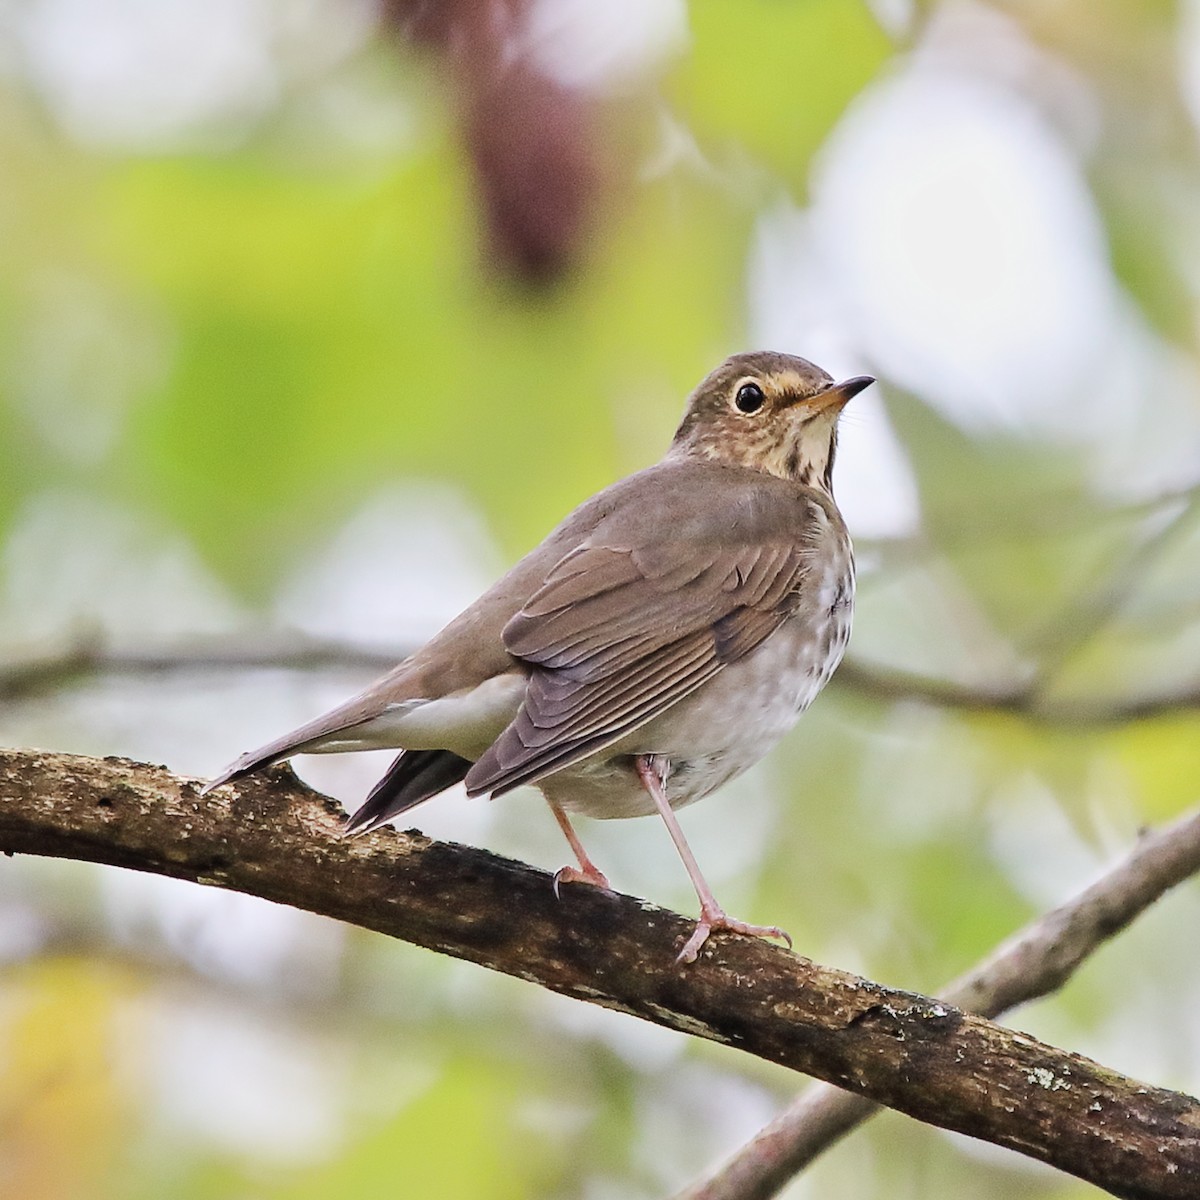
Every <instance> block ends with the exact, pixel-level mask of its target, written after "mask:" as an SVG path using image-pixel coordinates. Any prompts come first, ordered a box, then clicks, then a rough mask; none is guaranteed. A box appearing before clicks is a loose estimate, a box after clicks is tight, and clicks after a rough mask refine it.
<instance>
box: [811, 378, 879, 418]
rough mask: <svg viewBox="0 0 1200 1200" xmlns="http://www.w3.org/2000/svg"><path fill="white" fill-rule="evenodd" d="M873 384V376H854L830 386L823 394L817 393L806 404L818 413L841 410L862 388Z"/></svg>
mask: <svg viewBox="0 0 1200 1200" xmlns="http://www.w3.org/2000/svg"><path fill="white" fill-rule="evenodd" d="M874 382H875V377H874V376H873V375H855V376H854V378H853V379H846V380H843V381H842V382H841V383H834V384H831V385H830V386H829V387H827V388H826V389H825V390H824V391H823V392H818V393H817V394H816V395H815V396H813V397H811V398H810V399H809V401H808V403H809V405H810V406H811V407H813V408H815V409H816V410H817V411H818V412H824V411H825V410H826V409H827V408H835V409H841V408H842V407H843V406H844V405H845V404H846V403H847V402H848V401H849V400H852V399H853V398H854V397H855V396H857V395H858V393H859V392H861V391H862V390H863V389H864V388H869V387H870V386H871V384H873V383H874Z"/></svg>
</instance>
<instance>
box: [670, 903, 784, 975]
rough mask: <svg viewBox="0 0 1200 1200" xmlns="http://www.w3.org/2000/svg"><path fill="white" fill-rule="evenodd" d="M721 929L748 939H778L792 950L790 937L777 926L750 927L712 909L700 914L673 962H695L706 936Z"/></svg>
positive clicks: (720, 910)
mask: <svg viewBox="0 0 1200 1200" xmlns="http://www.w3.org/2000/svg"><path fill="white" fill-rule="evenodd" d="M722 929H723V930H726V931H728V932H729V933H741V934H744V935H746V936H748V937H772V938H779V939H780V940H781V941H784V942H786V943H787V948H788V949H789V950H790V949H792V939H791V935H790V934H788V933H787V932H786V931H785V930H782V929H780V928H779V926H778V925H750V924H748V923H747V922H745V921H737V920H734V918H733V917H730V916H726V914H725V913H724V911H723V910H722V909H719V908H714V909H710V910H707V911H705V912H703V913H702V914H701V916H700V920H699V921H698V922H697V923H696V928H695V931H694V932H693V933H692V936H691V937H690V938H688V940H687V943H686V944H685V945H684V947H683V949H682V950H680V952H679V955H678V957H677V958H676V959H675V961H676V962H677V963H692V962H695V961H696V957H697V955H698V954H699V953H700V949H701V947H702V946H703V945H704V943H705V942H706V941H708V935H709V934H710V933H713V932H714V931H716V930H722Z"/></svg>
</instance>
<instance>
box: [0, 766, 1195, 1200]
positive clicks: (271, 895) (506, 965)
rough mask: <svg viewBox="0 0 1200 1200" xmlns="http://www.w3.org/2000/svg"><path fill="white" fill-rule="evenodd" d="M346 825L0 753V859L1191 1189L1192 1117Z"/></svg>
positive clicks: (1077, 1165) (1008, 1036)
mask: <svg viewBox="0 0 1200 1200" xmlns="http://www.w3.org/2000/svg"><path fill="white" fill-rule="evenodd" d="M340 828H341V818H340V812H339V809H338V807H337V806H336V805H335V804H334V803H333V802H332V801H329V800H327V799H326V798H324V797H321V796H319V795H317V794H315V793H313V792H311V791H310V790H308V789H307V788H305V787H304V786H303V785H302V784H300V783H299V782H298V781H297V780H296V779H295V778H294V776H292V775H291V773H290V772H288V771H286V770H278V771H274V772H271V773H269V774H268V775H266V776H265V777H262V778H259V779H255V780H249V781H245V782H243V783H240V784H237V785H233V786H230V787H226V788H222V789H220V790H219V791H218V792H216V793H214V794H212V795H209V796H201V795H200V794H199V790H198V787H197V785H196V783H195V782H194V781H192V780H187V779H181V778H178V777H176V776H173V775H171V774H170V773H169V772H167V771H166V770H165V769H162V768H158V767H151V766H146V765H143V764H138V763H133V762H129V761H127V760H123V759H103V760H99V759H90V758H80V757H72V756H65V755H55V754H39V753H34V752H25V751H12V750H8V751H0V849H2V850H4V851H5V852H7V853H10V854H11V853H29V854H41V855H50V856H54V857H59V858H76V859H82V860H86V861H91V862H98V863H106V864H109V865H112V866H120V867H129V868H133V869H136V870H143V871H153V872H157V873H160V874H164V875H171V876H174V877H176V878H181V879H190V880H194V881H195V882H198V883H206V884H210V885H215V886H218V887H224V888H231V889H235V890H238V891H243V892H246V893H249V894H252V895H258V896H262V897H265V898H266V899H269V900H274V901H277V902H280V903H284V904H290V905H294V906H296V907H298V908H303V909H307V910H309V911H312V912H317V913H322V914H325V915H327V916H332V917H337V918H339V919H341V920H344V921H348V922H351V923H354V924H357V925H361V926H363V927H365V928H368V929H373V930H377V931H378V932H380V933H385V934H389V935H391V936H393V937H398V938H402V939H404V940H406V941H410V942H415V943H416V944H418V945H422V946H427V947H429V948H430V949H433V950H438V951H440V952H442V953H446V954H451V955H454V956H456V957H459V958H465V959H469V960H471V961H473V962H477V963H480V964H481V965H483V966H486V967H490V968H492V969H493V970H497V971H503V972H505V973H507V974H511V975H517V976H520V977H521V978H523V979H528V980H530V981H531V982H535V983H540V984H541V985H542V986H544V987H548V988H551V989H553V990H554V991H557V992H562V993H563V994H565V995H568V996H574V997H576V998H577V999H580V1000H586V1001H588V1002H590V1003H594V1004H601V1005H604V1006H606V1007H609V1008H615V1009H619V1010H621V1011H624V1012H627V1013H631V1014H632V1015H634V1016H638V1017H641V1018H643V1019H645V1020H648V1021H652V1022H654V1023H656V1024H659V1025H663V1026H666V1027H668V1028H671V1029H677V1030H680V1031H682V1032H685V1033H690V1034H694V1035H696V1036H698V1037H705V1038H709V1039H711V1040H713V1041H718V1042H723V1043H725V1044H728V1045H731V1046H735V1047H738V1048H739V1049H742V1050H744V1051H746V1052H747V1053H750V1054H754V1055H758V1056H759V1057H761V1058H764V1059H768V1060H770V1061H772V1062H777V1063H781V1064H783V1065H784V1066H788V1067H791V1068H793V1069H795V1070H798V1071H803V1072H804V1073H806V1074H810V1075H814V1076H817V1077H818V1078H821V1079H824V1080H826V1081H828V1082H830V1083H835V1084H837V1085H838V1086H840V1087H843V1088H846V1089H848V1090H849V1091H851V1092H853V1093H855V1094H857V1095H860V1096H864V1097H867V1098H869V1099H871V1100H874V1101H876V1102H878V1103H881V1104H885V1105H888V1106H889V1107H892V1108H896V1109H898V1110H900V1111H901V1112H905V1113H908V1114H909V1115H910V1116H913V1117H916V1118H918V1119H919V1120H922V1121H926V1122H929V1123H930V1124H933V1125H938V1126H941V1127H943V1128H946V1129H953V1130H957V1131H958V1132H960V1133H965V1134H968V1135H971V1136H974V1137H978V1138H982V1139H984V1140H986V1141H990V1142H993V1143H995V1144H997V1145H1001V1146H1007V1147H1009V1148H1011V1149H1014V1150H1017V1151H1019V1152H1021V1153H1023V1154H1027V1155H1029V1156H1030V1157H1032V1158H1036V1159H1039V1160H1041V1161H1042V1162H1046V1163H1049V1164H1051V1165H1053V1166H1055V1167H1058V1168H1059V1169H1061V1170H1063V1171H1066V1172H1069V1173H1070V1174H1073V1175H1076V1176H1078V1177H1080V1178H1082V1179H1085V1180H1088V1181H1090V1182H1092V1183H1094V1184H1097V1185H1098V1186H1100V1187H1102V1188H1105V1189H1107V1190H1109V1191H1110V1192H1112V1193H1114V1194H1115V1195H1119V1196H1128V1197H1147V1198H1148V1197H1180V1198H1183V1197H1189V1198H1194V1197H1195V1196H1196V1195H1197V1193H1198V1189H1200V1102H1197V1101H1196V1100H1194V1099H1192V1098H1191V1097H1188V1096H1185V1095H1182V1094H1180V1093H1175V1092H1169V1091H1166V1090H1164V1089H1161V1088H1155V1087H1151V1086H1149V1085H1145V1084H1140V1083H1138V1082H1137V1081H1135V1080H1131V1079H1128V1078H1126V1077H1124V1076H1122V1075H1119V1074H1117V1073H1116V1072H1114V1071H1110V1070H1107V1069H1106V1068H1104V1067H1102V1066H1100V1065H1098V1064H1097V1063H1094V1062H1092V1061H1090V1060H1088V1059H1086V1058H1083V1057H1081V1056H1079V1055H1075V1054H1069V1053H1066V1052H1064V1051H1062V1050H1058V1049H1056V1048H1054V1047H1052V1046H1048V1045H1045V1044H1044V1043H1041V1042H1038V1041H1037V1040H1036V1039H1034V1038H1031V1037H1027V1036H1026V1035H1024V1034H1021V1033H1017V1032H1014V1031H1011V1030H1008V1029H1004V1028H1002V1027H1000V1026H997V1025H994V1024H992V1023H991V1022H989V1021H987V1020H984V1019H983V1018H981V1017H977V1016H972V1015H970V1014H968V1013H965V1012H963V1011H961V1010H960V1009H957V1008H954V1007H953V1006H951V1005H948V1004H945V1003H942V1002H939V1001H937V1000H932V999H929V998H927V997H924V996H919V995H916V994H913V993H910V992H904V991H899V990H897V989H894V988H888V987H884V986H882V985H880V984H876V983H871V982H869V981H867V980H865V979H860V978H858V977H857V976H854V975H850V974H847V973H845V972H842V971H836V970H833V969H831V968H829V967H823V966H820V965H818V964H816V963H812V962H810V961H808V960H807V959H804V958H801V957H799V956H797V955H794V954H791V953H789V952H788V951H786V950H783V949H781V948H780V947H777V946H772V945H769V944H767V943H766V942H763V941H760V940H758V939H749V938H737V937H728V936H722V937H714V938H713V939H711V940H710V942H709V944H708V945H707V946H706V947H705V950H704V952H703V954H702V955H701V958H700V960H699V961H698V962H697V963H695V964H693V965H691V966H680V965H677V964H676V963H675V961H674V956H675V952H676V951H677V950H678V947H679V946H680V945H681V944H682V942H683V941H684V939H686V937H687V936H688V935H689V934H690V933H691V929H692V922H691V921H690V920H688V919H687V918H685V917H683V916H680V915H678V914H676V913H671V912H667V911H665V910H662V909H658V908H655V907H653V906H651V905H649V904H646V903H645V902H643V901H639V900H636V899H633V898H632V897H629V896H621V895H617V894H615V893H610V892H602V891H599V890H597V889H594V888H590V887H585V886H580V885H576V886H569V887H565V888H564V889H563V899H562V901H561V902H560V901H557V900H556V899H555V898H554V893H553V891H552V889H551V887H550V882H549V877H548V876H547V875H546V874H545V873H544V872H541V871H537V870H534V869H532V868H530V867H527V866H523V865H522V864H519V863H514V862H510V861H507V860H504V859H501V858H497V857H496V856H494V855H491V854H487V853H485V852H483V851H479V850H472V849H467V848H465V847H461V846H454V845H448V844H444V843H438V842H433V841H430V840H429V839H427V838H424V837H422V836H420V835H417V834H413V833H404V834H400V833H394V832H391V831H382V832H379V833H375V834H372V835H369V836H367V837H364V838H360V839H353V840H348V839H343V838H342V837H341V836H340Z"/></svg>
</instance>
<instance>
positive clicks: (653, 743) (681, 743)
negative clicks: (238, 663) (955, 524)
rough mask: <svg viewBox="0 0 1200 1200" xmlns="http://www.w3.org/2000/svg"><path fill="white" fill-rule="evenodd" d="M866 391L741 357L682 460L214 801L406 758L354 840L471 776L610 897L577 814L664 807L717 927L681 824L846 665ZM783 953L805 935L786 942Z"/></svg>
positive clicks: (700, 394) (633, 480) (560, 532)
mask: <svg viewBox="0 0 1200 1200" xmlns="http://www.w3.org/2000/svg"><path fill="white" fill-rule="evenodd" d="M872 382H873V380H872V379H871V378H870V377H869V376H865V375H862V376H859V377H857V378H855V379H848V380H846V381H845V382H844V383H834V381H833V380H832V379H831V378H830V377H829V376H828V375H827V374H826V373H825V372H824V371H822V370H821V369H820V368H819V367H815V366H814V365H813V364H812V363H810V362H806V361H805V360H804V359H802V358H794V357H792V356H791V355H787V354H774V353H768V352H762V353H751V354H737V355H734V356H733V357H732V358H730V359H727V360H726V361H725V362H724V363H722V364H721V365H720V366H719V367H718V368H717V369H716V370H715V371H713V373H712V374H711V375H709V376H708V378H707V379H705V380H704V381H703V382H702V383H701V384H700V386H699V387H698V388H697V389H696V390H695V391H694V392H693V393H692V395H691V398H690V400H689V401H688V406H687V412H686V413H685V414H684V418H683V422H682V423H681V424H680V426H679V429H678V431H677V432H676V434H675V439H674V441H673V442H672V443H671V448H670V450H668V451H667V455H666V457H665V458H664V459H663V460H662V462H660V463H659V464H658V465H657V466H653V467H650V468H648V469H647V470H644V471H639V472H638V473H637V474H636V475H631V476H629V478H627V479H623V480H621V481H620V482H619V483H615V484H613V485H612V486H611V487H608V488H605V490H604V491H602V492H600V493H599V494H597V495H595V496H593V497H592V498H591V499H590V500H588V501H586V502H585V503H584V504H582V505H580V507H579V508H577V509H576V510H575V511H574V512H573V513H571V515H570V516H568V517H567V518H566V520H565V521H563V522H562V524H560V525H559V526H558V527H557V528H556V529H555V530H553V532H551V533H550V535H549V536H548V537H547V538H546V540H545V541H543V542H542V544H541V545H540V546H538V547H537V548H536V549H535V550H533V551H531V552H530V553H529V554H527V555H526V556H525V557H524V558H523V559H522V560H521V561H520V562H519V563H517V565H516V566H515V567H513V568H512V570H510V571H509V572H508V574H507V575H505V576H504V577H503V578H502V579H500V580H499V582H497V583H496V584H494V585H493V586H492V587H491V588H489V589H488V591H486V592H484V594H483V595H482V596H481V597H480V598H479V599H478V600H477V601H476V602H475V603H474V604H472V605H471V607H470V608H468V609H467V610H466V611H465V612H463V613H462V614H460V615H459V616H458V617H456V618H455V619H454V620H453V621H451V622H450V624H449V625H447V626H446V627H445V629H443V630H442V631H441V633H439V634H437V636H436V637H434V638H433V639H432V640H431V641H430V642H428V643H427V644H426V645H425V646H424V647H423V648H422V649H420V650H418V651H417V652H416V653H415V654H414V655H412V657H411V658H408V659H406V660H405V661H404V662H402V663H401V664H400V665H399V666H398V667H396V668H395V670H393V671H392V672H391V673H390V674H388V675H385V676H384V677H383V679H381V680H380V681H379V682H378V683H376V684H375V685H374V686H372V687H370V688H368V689H367V690H366V691H365V692H363V693H362V694H361V695H359V696H356V697H355V698H354V699H352V700H349V701H347V702H346V703H345V704H342V705H340V706H339V707H337V708H335V709H333V710H332V711H331V712H328V713H326V714H325V715H324V716H321V717H317V718H316V719H315V720H313V721H310V722H309V723H308V724H307V725H303V726H301V727H300V728H299V729H296V730H294V731H293V732H291V733H288V734H284V736H283V737H281V738H277V739H276V740H275V741H273V742H270V743H268V744H267V745H265V746H263V747H262V748H261V749H258V750H255V751H253V752H251V753H249V754H245V755H243V756H242V757H241V758H239V759H238V760H237V762H235V763H233V764H232V765H231V766H230V767H229V768H228V769H227V770H226V771H225V772H223V773H222V774H221V775H220V776H219V777H218V778H217V779H215V780H214V781H213V782H212V783H211V784H210V785H209V786H210V787H217V786H218V785H220V784H222V783H226V782H228V781H229V780H232V779H238V778H240V777H242V776H245V775H248V774H250V773H251V772H253V771H257V770H259V769H260V768H262V767H265V766H267V765H268V764H270V763H274V762H278V761H279V760H280V759H284V758H288V757H289V756H291V755H293V754H298V753H313V752H326V751H339V750H371V749H378V748H380V747H393V748H399V749H400V754H399V756H398V757H397V758H396V760H395V761H394V762H393V763H392V765H391V766H390V767H389V768H388V771H387V774H386V775H384V777H383V778H382V779H381V780H380V781H379V783H378V784H376V786H375V788H374V789H373V790H372V792H371V794H370V795H369V796H368V797H367V799H366V802H365V803H364V804H363V806H362V807H361V808H360V809H359V810H358V811H357V812H356V813H355V814H354V816H353V817H352V818H351V819H350V821H349V823H348V825H347V831H348V832H350V833H362V832H365V831H367V830H369V829H374V828H375V827H376V826H378V825H381V824H383V823H384V822H386V821H390V820H391V819H392V818H393V817H395V816H397V815H398V814H400V813H402V812H404V811H405V810H407V809H409V808H411V807H412V806H413V805H414V804H419V803H420V802H421V801H422V800H427V799H429V797H431V796H434V795H436V794H437V793H438V792H441V791H443V790H444V789H446V788H448V787H450V786H452V785H453V784H456V783H459V782H461V781H463V780H465V781H466V785H467V794H468V795H469V796H479V795H483V794H485V793H486V794H491V795H492V796H498V795H501V794H502V793H504V792H508V791H511V790H512V789H513V788H515V787H518V786H519V785H521V784H524V783H530V784H533V785H535V786H536V787H537V788H539V789H540V790H541V792H542V794H543V795H544V796H545V798H546V800H547V802H548V803H549V805H550V809H551V811H552V812H553V813H554V816H555V818H556V819H557V821H558V823H559V825H560V826H561V827H562V830H563V833H565V834H566V837H567V841H568V842H569V843H570V844H571V848H572V850H573V851H574V852H575V855H576V857H577V859H578V861H579V867H578V868H575V867H564V868H563V869H562V870H561V871H560V872H559V873H558V875H557V876H556V877H555V887H556V888H557V886H558V884H559V883H560V882H562V881H585V882H589V883H594V884H599V885H600V886H607V880H606V879H605V878H604V876H603V875H602V874H601V873H600V871H599V870H597V868H596V867H595V865H594V864H593V863H592V862H591V860H590V859H589V858H588V856H587V854H586V853H585V852H584V849H583V846H582V845H581V844H580V842H579V839H578V837H577V836H576V834H575V831H574V829H572V827H571V824H570V821H569V820H568V818H567V812H568V811H572V812H583V813H586V814H587V815H589V816H592V817H636V816H643V815H646V814H649V813H653V812H658V813H659V815H660V816H661V817H662V819H663V820H664V821H665V822H666V825H667V829H668V831H669V832H670V834H671V837H672V839H673V840H674V842H675V845H676V847H677V849H678V851H679V854H680V856H681V857H682V859H683V863H684V866H685V867H686V868H687V871H688V874H689V875H690V876H691V880H692V883H693V884H694V885H695V888H696V892H697V894H698V896H699V898H700V921H699V924H698V925H697V926H696V931H695V933H694V934H693V935H692V937H691V939H690V940H689V941H688V943H687V944H686V945H685V946H684V948H683V950H682V951H681V952H680V955H679V957H680V960H681V961H685V962H690V961H692V960H693V959H695V957H696V955H697V953H698V952H699V950H700V947H701V946H702V945H703V944H704V941H705V939H706V938H707V937H708V935H709V933H710V931H712V930H714V929H726V930H732V931H735V932H738V933H748V934H759V935H771V936H779V937H784V938H787V935H786V934H784V933H783V932H782V931H781V930H779V929H776V928H774V927H773V926H765V927H764V926H756V925H747V924H746V923H744V922H742V921H735V920H733V919H731V918H730V917H728V916H726V915H725V913H724V912H723V911H722V910H721V908H720V906H719V905H718V904H717V902H716V900H715V899H714V898H713V895H712V892H711V891H710V890H709V887H708V885H707V884H706V883H705V881H704V877H703V876H702V875H701V874H700V869H699V867H698V866H697V865H696V860H695V858H694V857H693V856H692V852H691V850H690V849H689V847H688V844H687V842H686V841H685V840H684V836H683V831H682V829H681V828H680V826H679V822H678V820H677V819H676V817H675V814H674V811H673V810H674V809H676V808H682V807H683V806H684V805H685V804H691V803H692V801H693V800H699V799H700V798H701V797H702V796H706V795H708V793H709V792H711V791H713V790H714V789H716V788H718V787H720V786H721V784H723V783H725V782H726V781H727V780H729V779H732V778H733V777H734V776H735V775H738V774H740V773H741V772H742V771H744V770H746V768H747V767H749V766H751V765H752V764H753V763H755V762H757V761H758V760H759V759H760V758H761V757H762V756H763V755H764V754H765V753H766V752H767V751H768V750H769V749H770V748H771V747H772V746H773V745H774V744H775V742H776V741H777V740H778V739H779V738H780V736H781V735H782V734H784V733H785V732H786V731H787V730H788V729H790V728H791V726H792V725H793V724H794V722H795V721H796V718H797V717H799V715H800V714H801V713H802V712H803V711H804V709H805V708H806V707H807V706H808V705H809V704H810V703H811V701H812V700H813V698H814V697H815V696H816V694H817V693H818V692H819V691H820V690H821V688H822V687H823V686H824V685H825V683H826V681H827V680H828V679H829V677H830V675H831V674H832V673H833V671H834V668H835V667H836V666H837V665H838V662H839V661H840V660H841V657H842V652H843V651H844V649H845V647H846V641H847V638H848V637H849V635H850V618H851V613H852V610H853V601H854V560H853V555H852V551H851V546H850V538H849V536H848V535H847V533H846V527H845V525H844V523H843V522H842V518H841V515H840V513H839V512H838V509H837V505H836V504H835V503H834V500H833V491H832V483H831V480H832V473H833V460H834V452H835V449H836V446H837V420H838V415H839V413H840V412H841V410H842V407H843V406H844V405H845V403H846V402H847V401H848V400H849V399H850V398H851V397H852V396H854V395H856V394H857V393H858V392H860V391H862V389H863V388H865V387H867V386H868V385H869V384H870V383H872ZM787 940H788V941H789V943H790V939H787Z"/></svg>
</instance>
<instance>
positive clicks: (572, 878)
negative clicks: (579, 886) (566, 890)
mask: <svg viewBox="0 0 1200 1200" xmlns="http://www.w3.org/2000/svg"><path fill="white" fill-rule="evenodd" d="M564 883H590V884H591V885H592V886H593V887H598V888H603V889H604V890H605V891H606V892H611V891H612V886H611V885H610V884H609V882H608V879H607V877H606V876H605V875H604V873H603V872H601V871H598V870H596V868H595V867H592V869H591V870H590V871H585V870H581V869H580V868H579V867H559V869H558V870H557V871H555V872H554V898H555V899H556V900H561V899H562V896H561V894H560V893H559V887H560V885H562V884H564Z"/></svg>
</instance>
